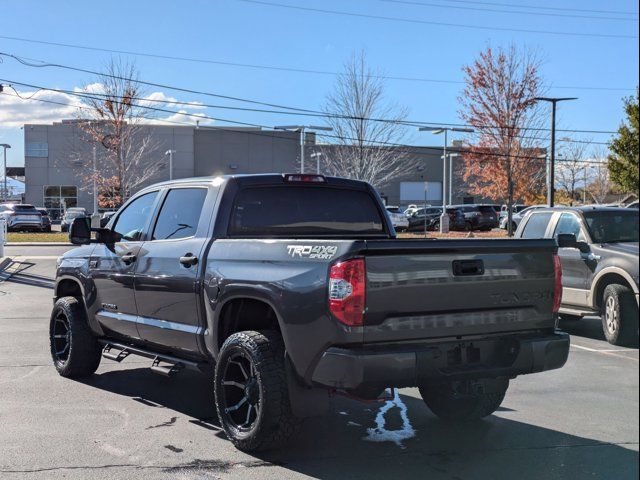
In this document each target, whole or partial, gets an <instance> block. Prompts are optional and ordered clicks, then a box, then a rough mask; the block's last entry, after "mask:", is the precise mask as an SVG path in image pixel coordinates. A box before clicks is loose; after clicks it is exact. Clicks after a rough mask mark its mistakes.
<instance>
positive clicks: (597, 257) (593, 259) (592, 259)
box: [581, 252, 602, 262]
mask: <svg viewBox="0 0 640 480" xmlns="http://www.w3.org/2000/svg"><path fill="white" fill-rule="evenodd" d="M581 257H582V259H583V260H586V261H587V262H598V261H600V258H602V257H600V255H596V254H595V253H593V252H589V253H583V254H582V255H581Z"/></svg>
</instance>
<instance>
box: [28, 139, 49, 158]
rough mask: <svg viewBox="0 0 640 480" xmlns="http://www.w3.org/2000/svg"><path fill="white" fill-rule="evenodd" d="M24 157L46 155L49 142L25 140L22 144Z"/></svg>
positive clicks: (47, 154)
mask: <svg viewBox="0 0 640 480" xmlns="http://www.w3.org/2000/svg"><path fill="white" fill-rule="evenodd" d="M24 156H25V157H41V158H42V157H48V156H49V144H48V143H38V142H27V143H26V144H25V146H24Z"/></svg>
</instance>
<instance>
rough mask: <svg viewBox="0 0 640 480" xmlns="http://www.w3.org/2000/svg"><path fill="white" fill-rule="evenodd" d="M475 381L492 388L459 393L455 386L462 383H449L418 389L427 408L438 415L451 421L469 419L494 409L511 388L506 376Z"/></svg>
mask: <svg viewBox="0 0 640 480" xmlns="http://www.w3.org/2000/svg"><path fill="white" fill-rule="evenodd" d="M476 382H479V383H481V384H484V385H485V386H487V387H492V388H491V389H490V391H487V392H484V393H478V392H475V393H472V394H471V393H465V394H460V393H457V392H456V387H457V386H458V385H459V384H460V383H462V382H447V383H439V384H434V385H425V386H421V387H420V388H419V390H420V395H422V399H423V400H424V402H425V403H426V404H427V407H429V409H430V410H431V411H432V412H433V413H434V414H435V415H436V416H437V417H439V418H441V419H442V420H445V421H448V422H468V421H473V420H479V419H481V418H484V417H486V416H488V415H491V414H492V413H493V412H495V411H496V410H497V409H498V407H500V404H502V401H503V400H504V396H505V394H506V393H507V389H508V388H509V380H507V379H483V380H477V381H476Z"/></svg>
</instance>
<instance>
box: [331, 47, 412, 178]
mask: <svg viewBox="0 0 640 480" xmlns="http://www.w3.org/2000/svg"><path fill="white" fill-rule="evenodd" d="M324 110H325V112H326V113H327V115H329V120H328V123H329V125H330V126H331V127H332V128H333V134H332V135H333V139H332V140H334V142H333V143H335V145H332V146H331V148H327V149H326V150H325V151H324V152H323V153H324V155H323V157H324V164H325V171H326V172H327V173H329V174H330V175H336V176H341V177H347V178H353V179H357V180H364V181H366V182H369V183H371V184H372V185H373V186H375V187H377V188H381V187H382V186H384V185H386V184H388V183H389V182H390V181H391V180H393V179H395V178H397V177H399V176H402V175H404V174H406V172H407V171H409V170H412V169H415V167H416V166H417V162H416V161H415V160H414V159H412V158H411V157H410V156H409V153H408V150H407V148H406V147H403V146H401V145H400V146H399V145H398V144H402V143H403V142H404V141H405V140H406V136H407V126H406V125H404V123H403V122H404V121H405V120H406V117H407V110H406V108H403V107H400V106H399V105H397V104H395V103H392V102H388V101H387V100H386V99H385V85H384V80H383V78H382V77H381V76H380V75H379V74H377V73H375V72H374V71H373V70H372V69H371V68H370V67H369V66H368V65H367V59H366V55H365V53H364V52H360V53H359V54H354V55H352V56H351V58H350V59H349V60H348V61H347V62H346V63H345V64H344V70H343V72H342V73H340V74H339V75H338V78H337V80H336V84H335V87H334V89H333V91H332V92H331V93H330V94H329V95H328V96H327V98H326V102H325V105H324ZM379 119H385V120H386V121H377V120H379Z"/></svg>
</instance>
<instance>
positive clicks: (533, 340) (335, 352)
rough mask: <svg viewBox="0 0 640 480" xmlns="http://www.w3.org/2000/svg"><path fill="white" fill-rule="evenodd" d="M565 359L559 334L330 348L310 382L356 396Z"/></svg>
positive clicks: (523, 370)
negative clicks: (360, 391) (360, 392)
mask: <svg viewBox="0 0 640 480" xmlns="http://www.w3.org/2000/svg"><path fill="white" fill-rule="evenodd" d="M568 355H569V335H568V334H566V333H563V332H556V333H553V334H546V335H545V334H529V335H507V336H499V337H491V338H484V339H478V340H461V341H451V342H443V343H435V344H434V343H425V344H420V345H416V344H413V345H410V346H409V345H397V344H396V345H394V346H378V347H369V348H361V349H355V348H354V349H347V348H338V347H331V348H329V349H327V350H326V351H325V352H324V353H323V354H322V356H321V358H320V360H319V362H318V364H317V366H316V368H315V370H314V372H313V375H312V381H313V382H314V383H315V384H317V385H322V386H325V387H330V388H336V389H344V390H358V389H366V388H386V387H412V386H417V385H420V384H422V383H427V382H437V381H446V380H462V379H470V378H489V377H509V378H513V377H515V376H517V375H524V374H527V373H535V372H543V371H545V370H553V369H556V368H560V367H562V366H563V365H564V364H565V362H566V361H567V357H568Z"/></svg>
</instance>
